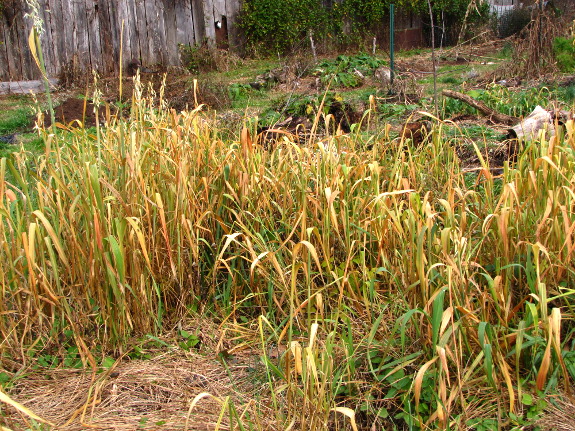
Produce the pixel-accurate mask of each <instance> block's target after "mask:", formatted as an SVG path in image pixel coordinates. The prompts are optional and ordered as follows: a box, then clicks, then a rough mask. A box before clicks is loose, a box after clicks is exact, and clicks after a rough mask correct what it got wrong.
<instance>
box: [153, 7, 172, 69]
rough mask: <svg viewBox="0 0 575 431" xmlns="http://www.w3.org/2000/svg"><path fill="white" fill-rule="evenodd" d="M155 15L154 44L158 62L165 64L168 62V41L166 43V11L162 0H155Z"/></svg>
mask: <svg viewBox="0 0 575 431" xmlns="http://www.w3.org/2000/svg"><path fill="white" fill-rule="evenodd" d="M156 14H157V15H156V16H157V27H156V29H157V30H158V31H157V33H156V34H155V37H156V39H155V40H154V45H155V46H156V49H157V50H158V54H159V55H158V57H159V58H160V63H162V64H164V65H166V64H169V61H168V58H169V55H168V50H169V47H168V43H167V27H166V13H165V7H164V0H156Z"/></svg>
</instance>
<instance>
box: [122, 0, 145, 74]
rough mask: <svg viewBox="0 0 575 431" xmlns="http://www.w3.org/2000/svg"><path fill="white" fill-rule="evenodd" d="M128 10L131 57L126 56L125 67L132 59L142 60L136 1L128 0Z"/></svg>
mask: <svg viewBox="0 0 575 431" xmlns="http://www.w3.org/2000/svg"><path fill="white" fill-rule="evenodd" d="M126 1H127V4H126V9H127V13H128V21H127V23H126V36H128V37H129V38H130V40H131V48H130V55H124V65H126V64H127V63H129V62H130V61H131V60H132V59H139V58H140V52H141V49H140V43H141V42H140V37H139V34H138V16H137V14H136V2H135V0H126Z"/></svg>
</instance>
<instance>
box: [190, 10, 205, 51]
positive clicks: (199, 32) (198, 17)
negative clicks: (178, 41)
mask: <svg viewBox="0 0 575 431" xmlns="http://www.w3.org/2000/svg"><path fill="white" fill-rule="evenodd" d="M206 1H208V0H206ZM192 18H193V20H194V35H195V40H196V45H201V44H203V43H204V38H205V37H206V24H205V22H204V2H203V1H202V0H192Z"/></svg>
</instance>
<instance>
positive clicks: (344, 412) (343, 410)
mask: <svg viewBox="0 0 575 431" xmlns="http://www.w3.org/2000/svg"><path fill="white" fill-rule="evenodd" d="M331 411H333V412H336V413H341V414H342V415H344V416H347V417H348V418H349V420H350V425H351V429H352V430H353V431H358V428H357V423H356V421H355V412H354V411H353V410H352V409H350V408H349V407H334V408H333V409H331Z"/></svg>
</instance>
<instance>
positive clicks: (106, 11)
mask: <svg viewBox="0 0 575 431" xmlns="http://www.w3.org/2000/svg"><path fill="white" fill-rule="evenodd" d="M114 1H115V0H99V7H98V16H99V23H100V46H101V48H102V71H103V73H106V74H108V73H112V72H113V71H114V43H113V40H112V39H113V38H112V18H111V16H110V5H109V3H111V2H114Z"/></svg>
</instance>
